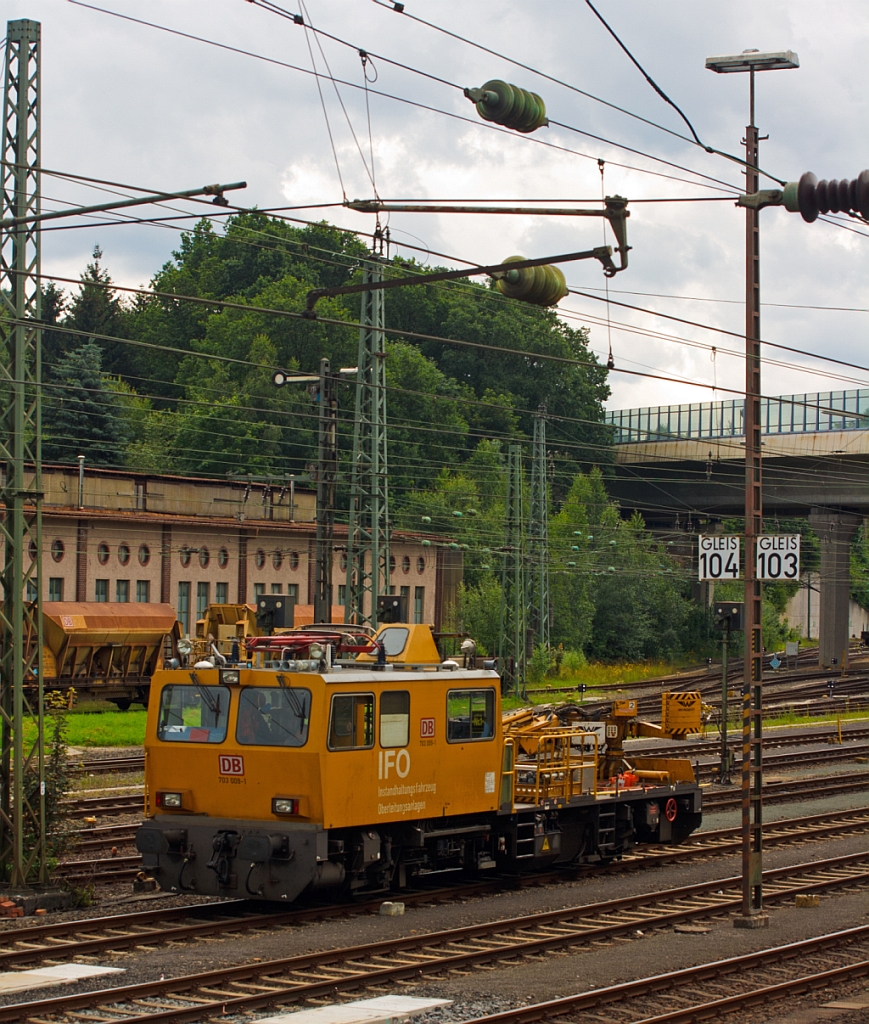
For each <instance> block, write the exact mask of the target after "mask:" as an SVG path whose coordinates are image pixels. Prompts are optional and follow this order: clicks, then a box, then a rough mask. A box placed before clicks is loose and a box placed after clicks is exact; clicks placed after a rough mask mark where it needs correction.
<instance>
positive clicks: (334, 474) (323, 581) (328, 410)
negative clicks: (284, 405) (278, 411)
mask: <svg viewBox="0 0 869 1024" xmlns="http://www.w3.org/2000/svg"><path fill="white" fill-rule="evenodd" d="M317 401H318V402H319V405H320V413H319V416H318V437H319V439H318V444H317V580H316V586H315V589H314V622H331V621H332V548H333V546H334V538H335V482H336V480H337V478H338V437H337V426H338V399H337V398H336V396H335V378H334V377H333V376H332V371H331V368H330V363H329V360H328V359H321V360H320V380H319V383H318V384H317ZM348 565H349V560H348Z"/></svg>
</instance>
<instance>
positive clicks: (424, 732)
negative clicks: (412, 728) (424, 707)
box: [419, 718, 435, 740]
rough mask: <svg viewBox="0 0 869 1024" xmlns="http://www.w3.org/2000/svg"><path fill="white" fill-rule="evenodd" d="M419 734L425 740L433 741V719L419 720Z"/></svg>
mask: <svg viewBox="0 0 869 1024" xmlns="http://www.w3.org/2000/svg"><path fill="white" fill-rule="evenodd" d="M419 734H420V736H421V737H422V739H424V740H428V739H431V738H432V736H434V734H435V720H434V719H433V718H421V719H420V720H419Z"/></svg>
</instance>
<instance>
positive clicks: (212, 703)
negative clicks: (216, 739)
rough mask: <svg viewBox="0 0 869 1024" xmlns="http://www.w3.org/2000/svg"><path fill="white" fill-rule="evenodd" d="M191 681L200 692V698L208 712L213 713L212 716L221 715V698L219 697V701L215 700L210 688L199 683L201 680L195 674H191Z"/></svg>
mask: <svg viewBox="0 0 869 1024" xmlns="http://www.w3.org/2000/svg"><path fill="white" fill-rule="evenodd" d="M190 680H191V682H192V683H193V685H194V686H195V687H196V689H197V690H198V691H199V696H200V697H201V698H202V699H203V700H204V701H205V703H206V705H207V707H208V710H209V711H210V712H211V713H212V715H214V716H215V717H217V716H218V715H219V714H220V697H217V699H215V697H214V695H213V694H212V693H211V691H210V690H209V689H208V687H207V686H203V685H202V683H200V682H199V678H198V676H197V675H196V673H195V672H191V673H190Z"/></svg>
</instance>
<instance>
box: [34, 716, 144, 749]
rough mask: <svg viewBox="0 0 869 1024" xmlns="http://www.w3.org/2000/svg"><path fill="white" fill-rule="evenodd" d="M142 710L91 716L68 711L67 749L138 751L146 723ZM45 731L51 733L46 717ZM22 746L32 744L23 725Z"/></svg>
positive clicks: (48, 719)
mask: <svg viewBox="0 0 869 1024" xmlns="http://www.w3.org/2000/svg"><path fill="white" fill-rule="evenodd" d="M146 717H147V712H146V711H145V710H144V708H143V709H141V710H135V711H133V710H130V711H103V712H102V713H101V714H94V713H93V712H91V711H88V710H82V711H70V712H69V713H68V715H67V719H66V720H67V731H66V742H67V746H70V747H140V746H141V745H142V744H143V743H144V742H145V719H146ZM46 718H47V721H46V729H47V730H50V729H51V721H50V717H49V716H46ZM24 736H25V742H28V740H29V741H30V742H32V740H33V738H34V737H35V732H34V731H32V730H30V728H29V723H26V724H25V730H24Z"/></svg>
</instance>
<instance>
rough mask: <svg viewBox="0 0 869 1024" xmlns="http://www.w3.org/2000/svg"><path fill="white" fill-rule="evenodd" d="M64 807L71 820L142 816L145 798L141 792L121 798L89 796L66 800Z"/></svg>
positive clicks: (123, 795) (124, 795) (121, 796)
mask: <svg viewBox="0 0 869 1024" xmlns="http://www.w3.org/2000/svg"><path fill="white" fill-rule="evenodd" d="M63 806H64V810H65V812H66V814H67V816H68V817H70V818H87V817H92V816H94V815H99V814H106V815H112V814H141V813H142V809H143V807H144V797H143V795H142V792H141V791H140V792H138V793H129V794H122V795H120V796H88V797H82V798H78V799H73V800H65V801H64V804H63Z"/></svg>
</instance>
